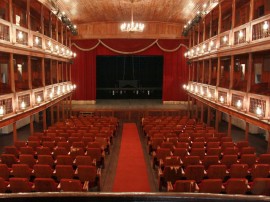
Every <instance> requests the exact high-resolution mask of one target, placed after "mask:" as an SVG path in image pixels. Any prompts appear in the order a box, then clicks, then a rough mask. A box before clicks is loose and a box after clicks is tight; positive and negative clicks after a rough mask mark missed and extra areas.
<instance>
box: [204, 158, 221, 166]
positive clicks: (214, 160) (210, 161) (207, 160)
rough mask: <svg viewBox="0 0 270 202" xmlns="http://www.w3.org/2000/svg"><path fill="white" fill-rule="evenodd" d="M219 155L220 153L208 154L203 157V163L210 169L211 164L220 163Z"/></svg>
mask: <svg viewBox="0 0 270 202" xmlns="http://www.w3.org/2000/svg"><path fill="white" fill-rule="evenodd" d="M218 161H219V156H218V155H206V156H204V158H203V165H204V168H205V169H208V167H209V166H210V165H216V164H218Z"/></svg>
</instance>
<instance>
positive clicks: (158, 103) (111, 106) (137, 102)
mask: <svg viewBox="0 0 270 202" xmlns="http://www.w3.org/2000/svg"><path fill="white" fill-rule="evenodd" d="M143 109H147V110H185V109H187V102H185V101H183V102H180V103H177V104H167V103H166V104H163V102H162V100H159V99H119V100H109V99H108V100H105V99H104V100H101V99H99V100H96V104H83V103H82V104H75V103H73V104H72V110H75V111H77V110H143Z"/></svg>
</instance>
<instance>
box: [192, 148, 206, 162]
mask: <svg viewBox="0 0 270 202" xmlns="http://www.w3.org/2000/svg"><path fill="white" fill-rule="evenodd" d="M190 155H192V156H199V157H200V159H203V158H204V156H205V149H204V148H196V147H195V148H193V147H192V149H191V151H190Z"/></svg>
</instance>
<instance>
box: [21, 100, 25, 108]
mask: <svg viewBox="0 0 270 202" xmlns="http://www.w3.org/2000/svg"><path fill="white" fill-rule="evenodd" d="M25 107H26V105H25V102H24V101H22V102H21V109H22V110H24V109H25Z"/></svg>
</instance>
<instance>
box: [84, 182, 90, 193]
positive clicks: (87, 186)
mask: <svg viewBox="0 0 270 202" xmlns="http://www.w3.org/2000/svg"><path fill="white" fill-rule="evenodd" d="M88 189H89V181H85V182H84V183H83V190H84V191H88Z"/></svg>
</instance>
